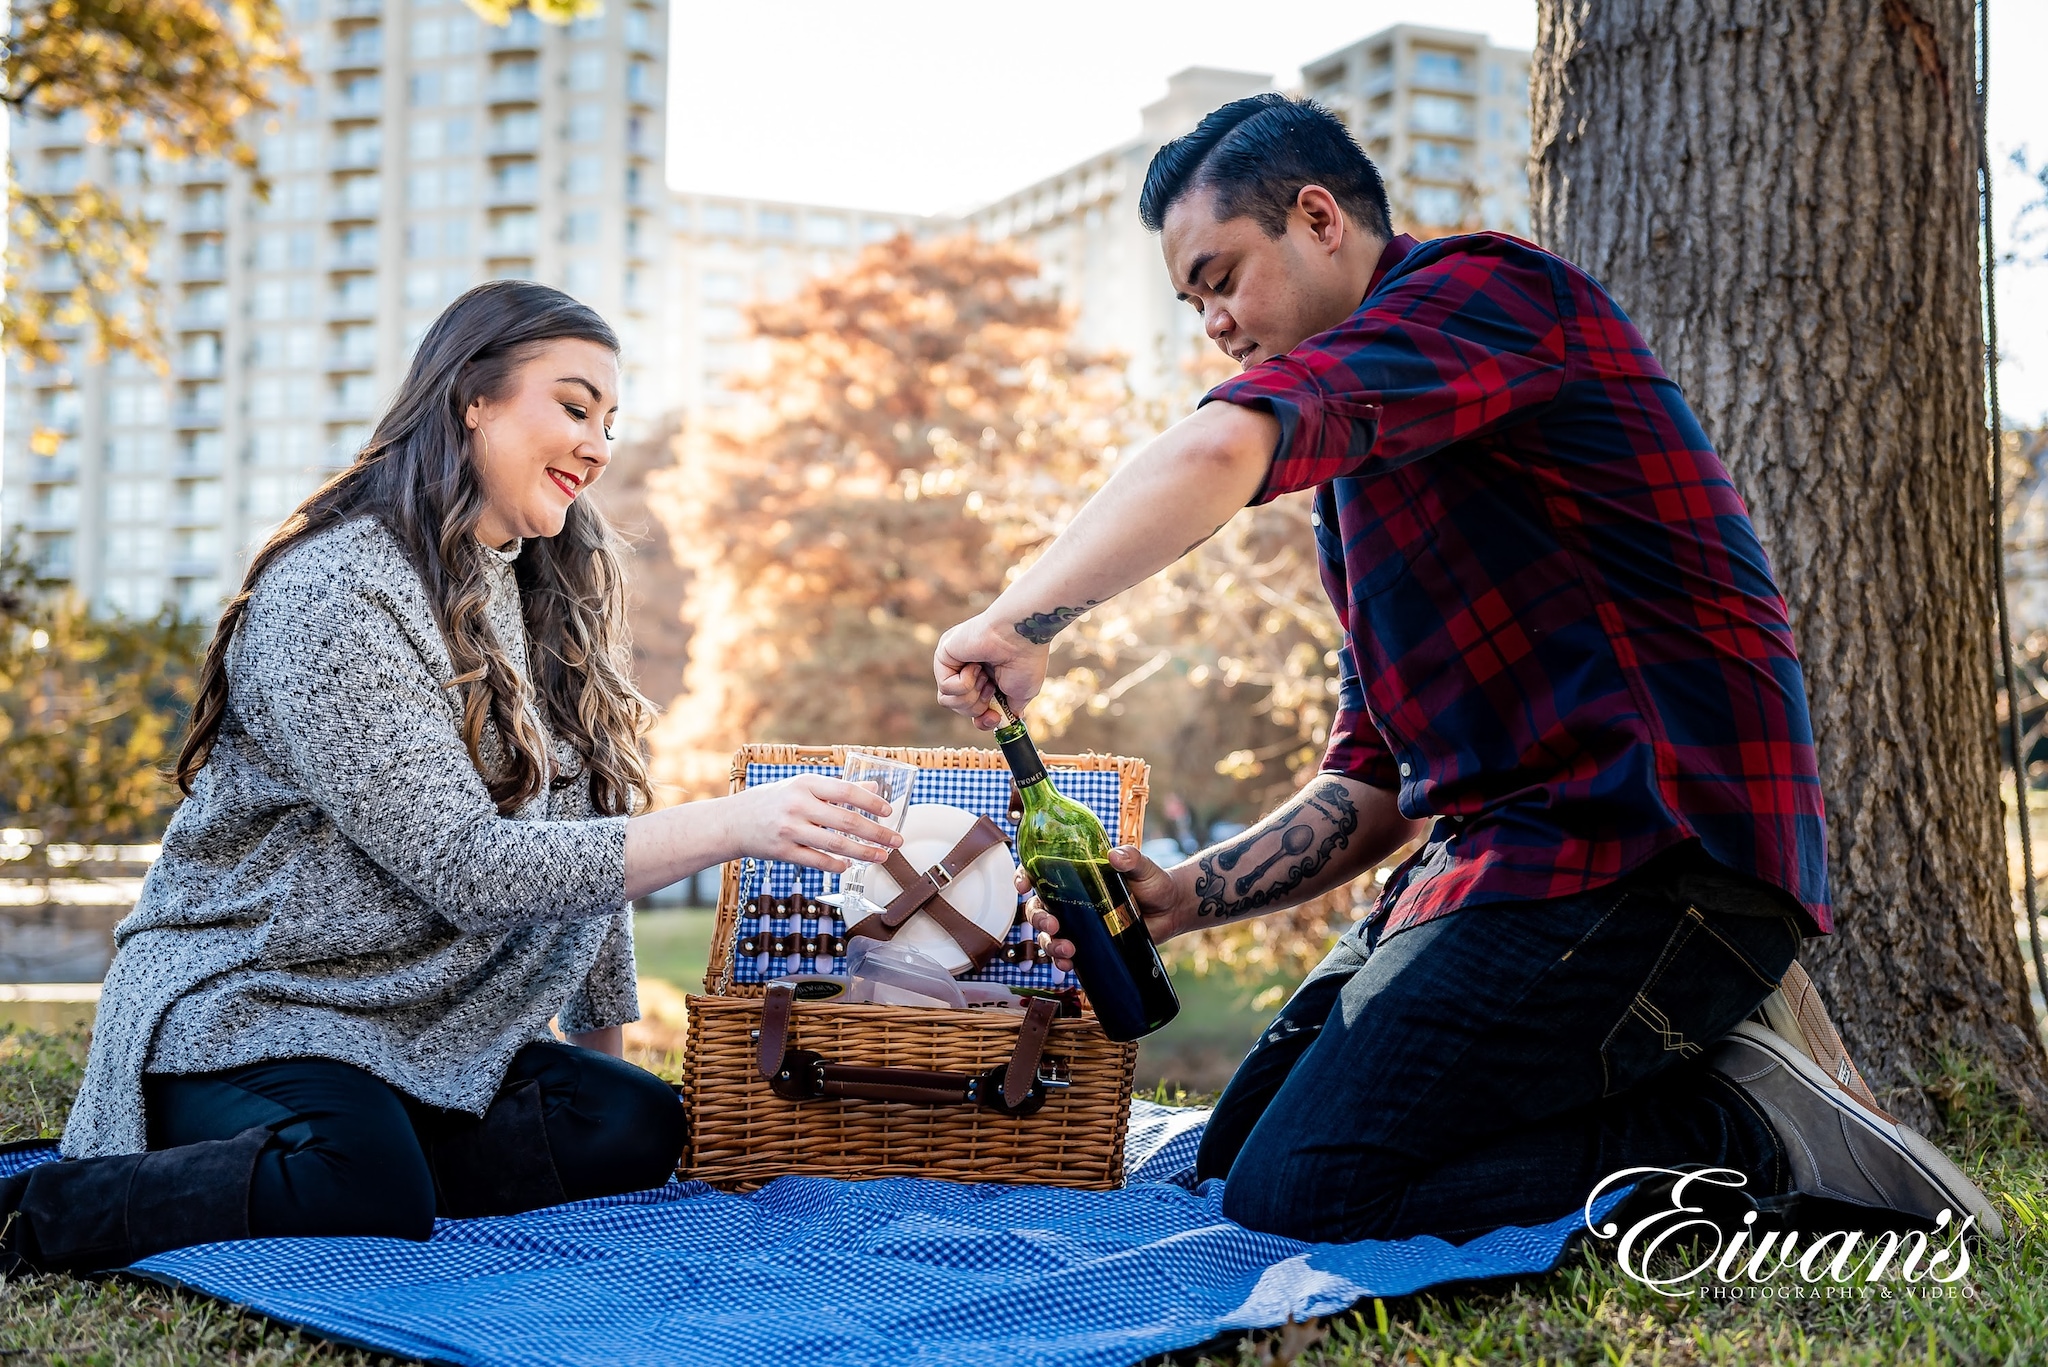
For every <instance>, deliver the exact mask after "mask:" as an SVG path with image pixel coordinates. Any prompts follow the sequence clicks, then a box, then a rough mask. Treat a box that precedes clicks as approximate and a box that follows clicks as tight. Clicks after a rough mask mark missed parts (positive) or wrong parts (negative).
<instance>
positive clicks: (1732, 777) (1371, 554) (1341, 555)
mask: <svg viewBox="0 0 2048 1367" xmlns="http://www.w3.org/2000/svg"><path fill="white" fill-rule="evenodd" d="M1208 399H1223V400H1227V401H1229V402H1231V403H1239V404H1246V405H1251V406H1255V407H1260V408H1264V409H1267V410H1269V411H1270V412H1272V413H1273V415H1274V416H1275V417H1277V418H1278V419H1279V420H1280V443H1279V447H1278V449H1277V450H1276V452H1275V453H1274V457H1273V466H1272V470H1271V473H1270V474H1268V476H1267V478H1266V484H1265V486H1264V488H1263V489H1261V490H1260V492H1259V494H1258V496H1257V499H1256V500H1255V501H1258V502H1264V501H1266V500H1268V499H1272V498H1276V497H1278V496H1280V495H1281V494H1285V493H1290V492H1293V491H1295V490H1300V489H1308V488H1312V487H1313V488H1315V489H1316V523H1317V531H1316V534H1317V537H1318V540H1319V545H1320V549H1321V552H1322V562H1323V581H1324V586H1325V587H1326V588H1327V589H1328V591H1329V595H1330V601H1331V602H1332V603H1334V604H1335V605H1336V608H1337V615H1338V619H1339V621H1340V622H1341V623H1342V625H1343V627H1344V630H1345V643H1344V649H1343V655H1342V669H1341V674H1342V679H1341V690H1342V691H1341V699H1340V710H1339V714H1338V717H1337V720H1336V723H1335V725H1334V727H1333V730H1332V734H1331V737H1330V746H1329V752H1328V754H1327V755H1326V756H1325V758H1324V760H1323V768H1324V769H1325V770H1328V771H1332V772H1337V773H1342V774H1346V775H1349V776H1351V777H1353V778H1356V779H1358V780H1360V781H1362V782H1366V783H1370V784H1373V785H1375V786H1377V787H1382V788H1393V789H1397V790H1398V791H1399V793H1400V806H1401V810H1402V812H1404V813H1405V814H1407V815H1408V816H1411V817H1438V818H1447V819H1448V820H1440V821H1439V822H1438V823H1437V827H1436V831H1435V833H1434V834H1433V836H1432V838H1431V840H1430V842H1429V843H1428V844H1427V845H1426V846H1425V847H1424V850H1423V851H1422V852H1421V853H1419V854H1418V855H1417V857H1416V859H1415V860H1413V861H1411V863H1410V865H1408V866H1405V867H1404V868H1403V869H1402V870H1401V872H1400V874H1399V876H1397V877H1395V878H1394V879H1393V880H1392V881H1390V882H1389V883H1388V885H1387V886H1388V892H1387V895H1386V897H1385V899H1384V900H1383V903H1382V906H1381V908H1380V910H1381V912H1382V913H1384V914H1385V915H1386V916H1387V918H1388V920H1387V928H1386V931H1385V932H1383V933H1387V934H1391V933H1393V932H1394V931H1395V930H1399V929H1403V928H1406V927H1408V926H1411V925H1418V924H1421V923H1422V922H1424V921H1427V920H1430V919H1431V918H1433V917H1436V916H1440V915H1443V914H1444V913H1446V912H1449V911H1453V910H1456V909H1457V908H1459V907H1463V906H1471V905H1475V904H1480V903H1486V902H1505V901H1525V900H1532V899H1544V898H1553V897H1567V896H1571V895H1574V894H1577V893H1583V892H1587V891H1590V890H1592V889H1595V888H1598V887H1601V886H1603V885H1605V884H1607V883H1610V882H1613V881H1614V880H1616V879H1618V878H1620V877H1621V876H1622V875H1624V874H1626V873H1628V872H1630V871H1631V870H1633V869H1635V868H1636V867H1638V866H1639V865H1641V864H1643V863H1645V862H1646V861H1648V860H1649V859H1650V857H1651V856H1653V855H1655V854H1657V853H1658V852H1659V851H1661V850H1664V849H1666V848H1668V847H1670V846H1672V845H1675V844H1678V843H1679V842H1681V841H1684V840H1686V839H1688V838H1692V837H1697V838H1698V839H1699V840H1700V841H1701V842H1702V843H1703V844H1704V845H1705V847H1706V850H1707V852H1708V853H1709V854H1711V855H1713V856H1714V858H1716V859H1718V860H1720V861H1721V862H1722V863H1723V864H1726V865H1728V866H1729V867H1731V868H1733V869H1736V870H1738V871H1740V872H1743V873H1747V874H1751V875H1753V876H1755V877H1757V878H1761V879H1763V880H1764V881H1766V882H1768V883H1772V884H1775V885H1776V886H1778V887H1780V888H1783V889H1784V890H1785V891H1786V892H1788V893H1790V894H1791V895H1792V896H1793V897H1795V898H1797V899H1798V901H1799V902H1800V904H1801V905H1803V906H1804V907H1805V908H1806V911H1807V913H1808V915H1809V916H1810V917H1811V919H1812V925H1811V926H1809V927H1808V929H1809V930H1810V931H1812V932H1816V933H1822V934H1824V933H1826V932H1827V931H1828V930H1830V929H1831V928H1832V919H1831V917H1830V915H1829V908H1828V888H1827V852H1826V843H1825V834H1824V831H1823V822H1822V806H1821V793H1820V779H1819V775H1818V773H1817V771H1816V767H1815V761H1814V751H1813V733H1812V726H1811V722H1810V719H1809V717H1808V715H1807V707H1806V691H1805V684H1804V681H1803V679H1802V677H1801V673H1800V668H1799V658H1798V656H1797V654H1796V653H1795V652H1794V650H1793V645H1792V632H1791V628H1790V626H1789V624H1788V623H1787V621H1786V616H1785V604H1784V601H1783V599H1782V598H1781V597H1780V595H1779V593H1778V588H1777V585H1776V583H1775V582H1774V581H1773V580H1772V578H1771V568H1770V565H1769V563H1768V562H1767V561H1766V559H1765V557H1764V552H1763V547H1762V545H1761V544H1759V542H1758V541H1757V537H1756V531H1755V529H1754V528H1753V527H1752V526H1751V525H1750V521H1749V513H1748V510H1747V509H1746V508H1745V507H1744V506H1743V503H1742V499H1741V498H1740V496H1738V495H1737V493H1736V492H1735V486H1734V485H1733V483H1732V482H1731V481H1730V480H1729V477H1728V472H1727V470H1726V469H1725V468H1724V467H1723V466H1722V464H1721V462H1720V459H1719V458H1718V457H1717V456H1716V455H1715V454H1714V451H1713V447H1712V446H1711V445H1710V444H1709V443H1708V441H1707V437H1706V433H1705V432H1703V431H1702V430H1701V428H1700V425H1699V422H1698V420H1697V419H1695V418H1694V417H1693V414H1692V410H1691V409H1690V408H1689V407H1688V406H1687V405H1686V402H1685V399H1684V397H1683V396H1682V395H1681V394H1680V393H1679V392H1678V387H1677V386H1676V385H1674V384H1673V383H1672V382H1671V380H1670V379H1669V378H1668V377H1667V376H1666V375H1665V374H1664V372H1663V370H1662V368H1661V367H1660V366H1659V365H1658V364H1657V360H1656V358H1655V357H1654V356H1652V355H1651V354H1650V349H1649V348H1648V346H1646V345H1645V344H1644V342H1643V339H1642V337H1641V336H1640V335H1639V334H1638V333H1637V332H1636V330H1635V327H1634V326H1633V325H1632V324H1631V323H1630V322H1629V320H1628V318H1627V317H1626V315H1624V314H1623V313H1622V311H1621V309H1620V307H1619V306H1618V305H1616V304H1615V302H1614V301H1613V300H1612V299H1610V298H1609V297H1608V296H1607V293H1606V291H1605V290H1603V289H1601V288H1600V286H1599V285H1598V284H1597V283H1595V282H1594V281H1593V280H1592V279H1591V278H1590V277H1588V276H1587V275H1585V274H1584V273H1583V272H1581V271H1579V270H1578V269H1576V268H1574V267H1573V266H1571V265H1570V264H1569V263H1567V262H1565V261H1563V260H1561V259H1559V258H1558V257H1555V256H1552V255H1550V254H1549V253H1547V252H1544V251H1542V250H1540V249H1539V248H1537V247H1534V246H1531V245H1530V244H1528V243H1526V242H1521V241H1519V240H1517V239H1514V238H1511V237H1505V236H1502V235H1499V234H1494V233H1479V234H1473V235H1470V236H1463V237H1449V238H1440V239H1437V240H1436V241H1433V242H1428V243H1423V244H1417V243H1416V242H1415V240H1414V239H1412V238H1409V237H1405V236H1404V237H1400V238H1397V239H1395V241H1394V242H1393V243H1392V244H1391V245H1390V246H1389V247H1388V248H1387V250H1386V254H1385V256H1384V257H1383V258H1382V259H1381V261H1380V265H1379V269H1378V271H1377V272H1376V273H1375V275H1374V277H1373V281H1372V284H1371V286H1370V288H1369V289H1368V290H1367V291H1366V297H1365V302H1364V303H1363V304H1362V305H1361V306H1360V307H1359V309H1358V311H1357V312H1356V313H1354V314H1352V315H1351V317H1350V318H1348V319H1346V320H1345V322H1344V323H1343V324H1342V325H1341V326H1339V327H1337V328H1334V329H1332V330H1331V331H1329V332H1326V333H1323V334H1321V335H1320V336H1317V337H1312V338H1310V339H1309V340H1308V341H1306V342H1304V343H1302V344H1301V345H1300V346H1298V347H1296V348H1295V349H1294V350H1293V351H1291V352H1289V353H1288V354H1286V355H1284V356H1279V357H1275V358H1274V359H1272V360H1269V361H1265V362H1262V363H1261V364H1259V365H1256V366H1254V367H1252V368H1251V369H1250V370H1247V371H1246V372H1245V373H1244V374H1242V375H1239V376H1237V377H1235V378H1234V379H1231V380H1228V381H1226V382H1225V383H1223V384H1221V385H1218V386H1217V387H1216V388H1215V389H1214V390H1212V391H1210V393H1209V395H1208ZM1208 399H1205V400H1204V402H1207V401H1208Z"/></svg>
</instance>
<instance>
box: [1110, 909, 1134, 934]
mask: <svg viewBox="0 0 2048 1367" xmlns="http://www.w3.org/2000/svg"><path fill="white" fill-rule="evenodd" d="M1136 924H1138V914H1137V912H1135V911H1133V910H1131V904H1130V903H1129V902H1118V903H1117V904H1116V905H1115V906H1113V907H1111V908H1110V909H1109V910H1108V911H1105V912H1103V913H1102V925H1103V929H1105V930H1107V931H1108V932H1109V933H1110V934H1111V935H1121V934H1123V933H1124V932H1125V931H1126V930H1129V929H1130V928H1131V927H1132V926H1134V925H1136Z"/></svg>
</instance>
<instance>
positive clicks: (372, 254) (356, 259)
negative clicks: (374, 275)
mask: <svg viewBox="0 0 2048 1367" xmlns="http://www.w3.org/2000/svg"><path fill="white" fill-rule="evenodd" d="M377 264H378V263H377V244H376V243H374V242H371V243H367V244H364V243H356V242H351V243H348V244H346V245H344V246H337V247H336V248H335V249H334V255H333V256H332V257H330V258H328V262H327V269H328V270H330V271H373V270H375V269H377Z"/></svg>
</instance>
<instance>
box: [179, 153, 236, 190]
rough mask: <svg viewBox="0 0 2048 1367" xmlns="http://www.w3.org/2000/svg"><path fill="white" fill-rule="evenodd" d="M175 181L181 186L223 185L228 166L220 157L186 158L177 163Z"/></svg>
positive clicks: (226, 177) (225, 180)
mask: <svg viewBox="0 0 2048 1367" xmlns="http://www.w3.org/2000/svg"><path fill="white" fill-rule="evenodd" d="M176 179H177V180H178V182H179V183H180V184H181V185H225V184H227V180H228V164H227V162H226V160H225V159H223V158H221V157H187V158H185V160H183V161H181V162H178V163H177V176H176Z"/></svg>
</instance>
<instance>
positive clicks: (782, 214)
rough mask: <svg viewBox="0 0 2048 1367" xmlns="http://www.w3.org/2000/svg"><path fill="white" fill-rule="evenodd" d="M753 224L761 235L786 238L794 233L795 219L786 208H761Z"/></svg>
mask: <svg viewBox="0 0 2048 1367" xmlns="http://www.w3.org/2000/svg"><path fill="white" fill-rule="evenodd" d="M755 226H756V227H758V228H759V229H760V232H761V236H763V237H769V238H776V239H787V238H790V237H794V236H795V235H796V221H795V220H794V219H793V218H791V217H790V213H789V211H788V210H787V209H763V210H762V211H761V213H760V216H759V217H758V218H757V219H756V220H755Z"/></svg>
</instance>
